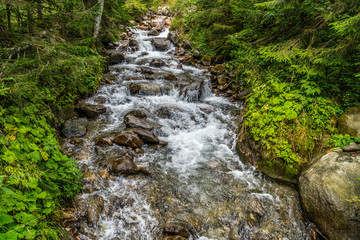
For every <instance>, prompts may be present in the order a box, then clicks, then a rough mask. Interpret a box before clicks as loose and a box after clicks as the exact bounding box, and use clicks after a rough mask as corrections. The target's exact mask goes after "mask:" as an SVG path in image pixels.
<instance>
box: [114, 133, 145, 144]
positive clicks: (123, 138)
mask: <svg viewBox="0 0 360 240" xmlns="http://www.w3.org/2000/svg"><path fill="white" fill-rule="evenodd" d="M114 142H115V143H116V144H117V145H120V146H128V147H131V148H139V147H141V146H142V145H144V142H143V141H142V140H141V139H140V138H139V137H138V136H137V135H135V134H131V133H120V134H119V135H117V136H116V137H115V139H114Z"/></svg>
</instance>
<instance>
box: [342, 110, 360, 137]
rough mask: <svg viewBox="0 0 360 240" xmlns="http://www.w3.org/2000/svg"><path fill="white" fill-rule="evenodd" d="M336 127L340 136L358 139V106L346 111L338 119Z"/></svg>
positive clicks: (359, 126)
mask: <svg viewBox="0 0 360 240" xmlns="http://www.w3.org/2000/svg"><path fill="white" fill-rule="evenodd" d="M338 125H339V127H338V128H339V131H340V133H341V134H349V135H351V136H355V137H360V106H355V107H352V108H350V109H349V110H347V111H346V112H345V113H344V114H343V115H342V116H341V117H340V119H339V123H338Z"/></svg>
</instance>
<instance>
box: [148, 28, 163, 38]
mask: <svg viewBox="0 0 360 240" xmlns="http://www.w3.org/2000/svg"><path fill="white" fill-rule="evenodd" d="M159 35H160V29H158V28H152V29H151V30H150V31H149V32H148V36H159Z"/></svg>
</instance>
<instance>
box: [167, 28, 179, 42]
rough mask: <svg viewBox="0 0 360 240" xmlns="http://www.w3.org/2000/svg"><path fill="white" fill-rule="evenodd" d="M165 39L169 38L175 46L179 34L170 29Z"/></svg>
mask: <svg viewBox="0 0 360 240" xmlns="http://www.w3.org/2000/svg"><path fill="white" fill-rule="evenodd" d="M167 39H168V40H170V41H171V42H172V43H173V44H174V45H175V46H178V43H179V36H178V35H177V34H176V33H175V32H173V31H170V32H169V34H168V36H167Z"/></svg>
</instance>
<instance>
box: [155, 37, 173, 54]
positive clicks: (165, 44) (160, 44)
mask: <svg viewBox="0 0 360 240" xmlns="http://www.w3.org/2000/svg"><path fill="white" fill-rule="evenodd" d="M151 43H152V44H153V45H154V46H155V49H156V50H160V51H165V50H167V49H168V48H169V46H170V45H171V42H170V41H169V40H166V39H164V38H153V39H152V40H151Z"/></svg>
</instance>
